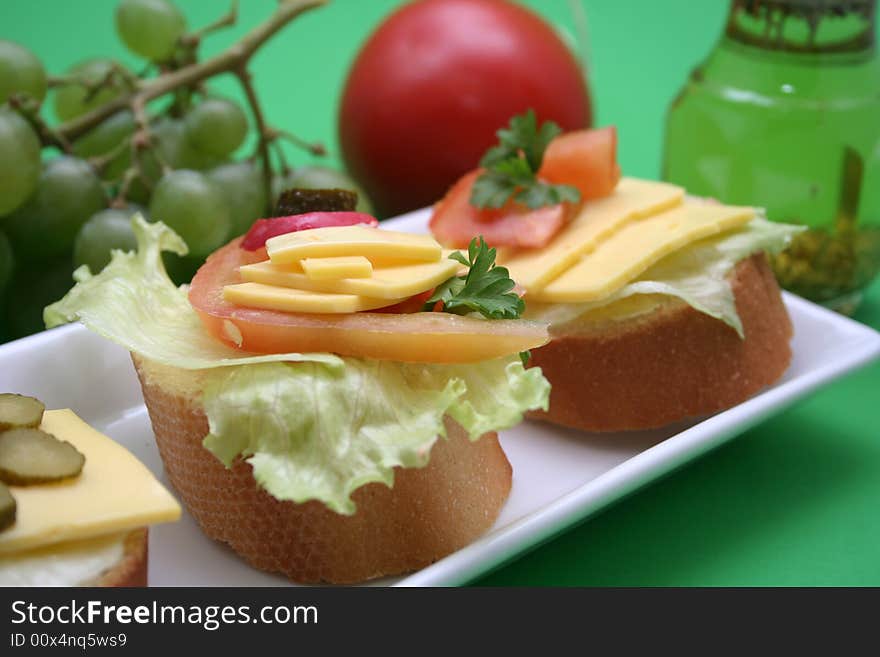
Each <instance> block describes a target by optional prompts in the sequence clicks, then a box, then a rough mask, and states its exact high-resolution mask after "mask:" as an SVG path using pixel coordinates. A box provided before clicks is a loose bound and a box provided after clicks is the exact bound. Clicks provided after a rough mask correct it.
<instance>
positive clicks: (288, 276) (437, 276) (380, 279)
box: [239, 259, 462, 305]
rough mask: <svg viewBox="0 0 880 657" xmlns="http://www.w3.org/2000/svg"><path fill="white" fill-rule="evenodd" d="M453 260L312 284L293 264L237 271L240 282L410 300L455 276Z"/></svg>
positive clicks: (456, 265)
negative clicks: (409, 298)
mask: <svg viewBox="0 0 880 657" xmlns="http://www.w3.org/2000/svg"><path fill="white" fill-rule="evenodd" d="M461 266H462V265H461V264H460V263H458V262H456V261H455V260H449V259H443V260H438V261H437V262H428V263H420V264H412V265H405V266H402V267H383V268H380V269H374V270H373V275H372V276H371V277H370V278H343V279H340V280H337V281H327V280H321V281H319V280H314V279H311V278H309V277H308V276H306V275H305V274H303V273H301V272H299V271H297V269H298V267H297V266H296V264H292V265H275V264H273V263H271V262H258V263H256V264H253V265H245V266H243V267H241V268H240V269H239V273H240V274H241V278H242V280H245V281H250V282H254V283H262V284H264V285H275V286H280V287H284V288H295V289H299V290H310V291H312V292H326V293H333V294H355V295H359V296H364V297H373V298H377V299H386V302H385V305H388V304H389V303H392V302H391V301H388V300H390V299H403V298H406V297H411V296H414V295H416V294H420V293H421V292H425V291H426V290H430V289H431V288H434V287H437V286H438V285H439V284H440V283H442V282H443V281H445V280H447V279H449V278H451V277H452V276H455V275H456V274H457V273H458V270H459V269H460V268H461Z"/></svg>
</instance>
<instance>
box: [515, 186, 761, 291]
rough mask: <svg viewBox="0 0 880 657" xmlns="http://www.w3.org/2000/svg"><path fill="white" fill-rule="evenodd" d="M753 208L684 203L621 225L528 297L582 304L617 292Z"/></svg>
mask: <svg viewBox="0 0 880 657" xmlns="http://www.w3.org/2000/svg"><path fill="white" fill-rule="evenodd" d="M754 216H755V210H754V208H749V207H735V206H729V205H717V204H713V203H705V202H686V203H684V204H683V205H681V206H679V207H676V208H673V209H671V210H667V211H666V212H662V213H660V214H658V215H655V216H653V217H649V218H648V219H643V220H642V221H638V222H635V223H631V224H629V225H627V226H624V227H623V228H621V229H620V230H619V231H617V232H616V233H614V234H613V235H612V236H611V237H609V238H608V239H606V240H605V241H603V242H602V243H601V244H599V246H598V247H596V249H595V250H594V251H593V252H592V253H589V254H587V255H585V256H583V257H582V258H581V260H580V262H579V263H577V264H576V265H575V266H574V267H571V268H570V269H568V270H566V271H565V272H564V273H563V274H562V275H561V276H559V277H558V278H557V279H555V280H553V281H552V282H551V283H550V284H549V285H547V286H546V287H544V288H543V289H540V290H538V291H536V292H533V291H529V298H530V299H534V300H535V301H541V302H552V303H581V302H586V301H595V300H597V299H602V298H604V297H607V296H608V295H610V294H612V293H614V292H616V291H617V290H618V289H620V288H621V287H623V286H624V285H626V284H627V283H628V282H629V281H631V280H632V279H634V278H635V277H636V276H638V275H639V274H641V273H642V272H643V271H645V270H646V269H647V268H648V267H650V266H651V265H653V264H654V263H655V262H657V261H658V260H660V259H661V258H662V257H664V256H666V255H669V254H670V253H672V252H674V251H676V250H678V249H680V248H682V247H683V246H686V245H688V244H690V243H691V242H694V241H696V240H699V239H703V238H706V237H709V236H711V235H715V234H718V233H721V232H724V231H726V230H730V229H732V228H736V227H738V226H742V225H743V224H745V223H747V222H749V221H751V220H752V219H753V218H754Z"/></svg>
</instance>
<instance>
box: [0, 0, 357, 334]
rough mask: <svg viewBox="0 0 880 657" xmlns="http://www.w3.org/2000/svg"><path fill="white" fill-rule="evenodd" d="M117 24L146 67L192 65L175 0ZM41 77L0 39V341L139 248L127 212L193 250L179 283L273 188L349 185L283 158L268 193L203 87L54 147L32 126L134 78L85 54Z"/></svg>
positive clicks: (245, 222)
mask: <svg viewBox="0 0 880 657" xmlns="http://www.w3.org/2000/svg"><path fill="white" fill-rule="evenodd" d="M114 18H115V26H116V32H117V34H118V36H119V38H120V39H121V40H122V42H123V43H124V44H125V46H126V47H127V48H128V49H129V50H130V51H131V52H132V53H134V54H136V55H138V56H139V57H141V58H143V59H145V60H147V62H148V63H149V64H150V66H151V68H152V69H153V70H156V71H158V72H160V73H161V72H171V71H174V70H175V69H178V68H180V67H183V66H185V65H187V64H191V63H192V62H193V61H195V56H196V52H195V49H194V48H192V46H191V45H188V44H187V43H186V40H185V37H186V29H187V25H186V20H185V18H184V16H183V14H182V13H181V12H180V11H179V10H178V9H177V7H176V6H174V5H173V4H172V3H171V2H169V0H121V1H120V2H119V4H118V5H117V7H116V11H115V17H114ZM48 79H49V78H48V76H47V74H46V71H45V69H44V67H43V65H42V64H41V62H40V60H39V59H38V58H37V57H36V56H35V55H34V53H32V52H30V51H29V50H27V49H26V48H24V47H23V46H21V45H19V44H17V43H14V42H12V41H8V40H3V39H2V38H0V343H2V342H3V341H4V340H9V339H14V338H18V337H22V336H24V335H28V334H30V333H34V332H36V331H39V330H42V328H43V322H42V310H43V308H44V307H45V306H46V305H47V304H49V303H52V302H54V301H56V300H57V299H58V298H60V297H61V296H63V295H64V294H65V292H66V291H67V290H68V289H69V288H70V287H71V286H72V285H73V279H72V273H73V271H74V269H75V268H77V267H80V266H82V265H86V266H88V267H89V268H90V269H91V271H92V272H97V271H100V270H101V269H102V268H103V267H104V266H106V265H107V263H108V262H109V261H110V258H111V252H112V251H113V250H114V249H119V250H124V251H127V250H132V249H134V248H135V247H136V244H135V239H134V234H133V231H132V229H131V217H132V215H133V214H135V213H140V214H141V215H142V216H144V217H145V218H147V219H148V220H161V221H163V222H165V223H166V224H168V225H169V226H171V227H172V228H173V229H174V230H175V231H177V232H178V233H179V234H180V235H181V236H182V237H183V238H184V239H185V240H186V242H187V244H188V246H189V250H190V253H189V255H188V256H186V257H179V256H168V257H167V258H166V261H165V265H166V269H167V270H168V272H169V274H170V275H171V277H172V278H173V279H174V280H175V281H176V282H177V283H183V282H187V281H189V279H190V278H191V277H192V275H193V274H194V273H195V271H196V270H197V268H198V267H199V266H200V265H201V263H202V262H203V261H204V258H205V257H206V256H207V255H208V254H210V253H211V252H212V251H213V250H215V249H216V248H218V247H219V246H221V245H223V244H224V243H225V242H227V241H228V240H229V239H231V238H233V237H235V236H237V235H241V234H243V233H245V232H246V231H247V230H248V228H249V227H250V226H251V224H252V223H253V222H254V221H255V220H256V219H258V218H260V217H264V216H267V214H268V213H269V212H270V211H271V207H272V205H273V204H274V202H275V200H277V196H278V194H279V193H280V191H281V190H283V189H286V188H288V187H293V186H299V187H342V188H356V186H355V184H354V183H353V182H352V181H351V179H350V178H349V177H348V176H347V175H345V174H343V173H341V172H338V171H335V170H333V169H327V168H324V167H316V166H304V167H301V168H298V169H292V170H291V169H289V168H288V167H287V165H286V164H284V163H283V162H279V164H278V170H273V171H272V172H271V176H272V196H273V197H274V198H271V199H270V198H267V197H266V196H267V195H266V192H265V186H264V182H263V180H264V179H263V168H262V165H261V164H260V161H258V160H257V158H256V157H251V158H239V159H234V156H235V154H236V153H237V152H238V151H240V150H241V148H242V146H243V144H245V142H246V141H247V138H248V134H249V130H250V128H251V124H250V122H249V120H248V117H247V115H246V113H245V112H244V110H243V109H242V107H241V106H240V105H239V104H238V103H237V102H235V101H234V100H231V99H229V98H223V97H218V96H215V95H213V94H211V93H210V92H207V91H205V89H204V87H202V86H198V87H193V88H182V89H175V90H174V91H173V92H171V93H169V94H167V96H166V97H163V98H160V99H157V101H154V102H153V103H151V104H150V106H149V107H148V108H147V117H146V121H144V119H143V118H141V125H139V123H138V120H137V119H136V117H135V114H134V113H133V111H132V110H131V109H121V110H119V111H118V112H116V113H115V114H112V115H110V116H109V117H108V118H106V119H105V120H103V121H101V122H100V123H98V124H96V125H95V126H94V127H92V128H91V129H90V130H89V131H87V132H86V133H85V134H82V135H81V136H78V137H77V138H76V139H75V140H74V141H73V142H72V143H71V144H69V146H70V148H69V152H60V148H59V147H58V146H57V145H52V146H47V145H45V142H44V140H41V137H40V134H39V132H38V129H37V128H38V127H39V126H40V125H42V124H45V125H53V124H63V123H64V122H66V121H71V120H73V119H77V118H79V117H82V116H83V115H85V114H87V113H89V112H91V111H93V110H95V109H96V108H99V107H101V106H102V105H104V104H106V103H108V102H111V101H114V100H115V99H118V98H119V97H120V96H123V95H125V94H128V93H129V92H130V91H131V89H132V88H133V85H134V84H135V83H136V82H137V81H138V77H137V76H136V75H135V74H134V73H132V72H131V71H129V70H127V69H126V68H125V67H123V66H122V65H121V64H119V63H118V62H115V61H113V60H110V59H90V60H86V61H82V62H79V63H77V64H75V65H74V66H72V67H70V68H69V69H68V70H67V71H66V72H65V73H64V74H63V75H62V76H60V77H59V78H58V80H57V82H53V84H52V85H51V88H49V87H50V85H49V83H48ZM47 106H49V107H51V112H50V111H49V109H48V108H47ZM143 123H146V126H144V125H143ZM134 142H137V143H136V144H135V143H134ZM273 166H274V165H273ZM362 198H364V197H363V196H362ZM363 202H364V205H363V207H362V209H369V207H368V203H367V202H366V200H365V199H364V201H363Z"/></svg>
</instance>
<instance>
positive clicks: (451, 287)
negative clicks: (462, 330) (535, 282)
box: [425, 236, 525, 319]
mask: <svg viewBox="0 0 880 657" xmlns="http://www.w3.org/2000/svg"><path fill="white" fill-rule="evenodd" d="M449 257H450V258H451V259H452V260H456V261H458V262H460V263H461V264H463V265H465V266H467V267H468V272H467V274H466V275H465V276H453V277H452V278H450V279H449V280H448V281H446V282H445V283H441V284H440V285H438V286H437V289H436V290H434V294H433V295H431V298H430V299H428V301H427V302H426V303H425V310H431V309H433V307H434V306H435V304H436V303H437V302H438V301H441V302H442V303H443V311H444V312H448V313H454V314H456V315H466V314H468V313H472V312H478V313H480V314H481V315H483V317H486V318H487V319H517V318H518V317H519V316H520V315H522V312H523V310H524V309H525V303H523V300H522V299H520V298H519V296H518V295H517V294H516V293H515V292H512V291H511V290H513V287H514V285H515V283H514V282H513V281H512V280H511V279H510V274H509V272H508V271H507V268H506V267H498V266H496V265H495V249H493V248H489V246H488V245H487V244H486V242H485V240H484V239H483V238H482V236H481V237H480V238H479V241H477V238H476V237H475V238H474V239H472V240H471V243H470V246H468V257H467V258H465V256H464V255H463V254H462V253H461V252H460V251H455V252H454V253H452V254H450V255H449Z"/></svg>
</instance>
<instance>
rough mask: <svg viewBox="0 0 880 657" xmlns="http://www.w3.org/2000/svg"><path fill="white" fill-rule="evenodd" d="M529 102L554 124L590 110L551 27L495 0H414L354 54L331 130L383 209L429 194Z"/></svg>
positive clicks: (434, 195) (414, 204)
mask: <svg viewBox="0 0 880 657" xmlns="http://www.w3.org/2000/svg"><path fill="white" fill-rule="evenodd" d="M529 108H532V109H534V110H535V112H536V114H537V118H538V120H539V121H548V120H551V121H555V122H556V123H558V124H559V125H560V126H561V127H562V128H563V130H577V129H579V128H584V127H587V126H589V125H590V122H591V109H590V99H589V95H588V92H587V85H586V81H585V79H584V73H583V71H582V70H581V67H580V66H579V65H578V62H577V61H576V60H575V58H574V57H573V56H572V54H571V52H570V51H569V50H568V48H567V47H566V45H565V44H564V43H563V42H562V40H561V39H560V38H559V36H558V35H557V34H556V32H555V31H554V30H553V28H552V27H550V26H549V25H548V24H547V23H546V22H544V21H543V20H542V19H541V18H539V17H538V16H536V15H535V14H534V13H532V12H531V11H529V10H528V9H525V8H524V7H521V6H519V5H517V4H514V3H513V2H508V1H507V0H420V1H418V2H413V3H409V4H407V5H405V6H404V7H402V8H401V9H399V10H398V11H397V12H395V13H394V14H392V15H391V16H390V17H389V18H388V19H387V20H386V21H385V22H384V23H383V24H382V25H381V26H380V27H379V29H378V30H377V31H376V32H375V33H373V35H372V36H371V37H370V38H369V40H368V41H367V43H366V44H365V45H364V47H363V49H362V50H361V52H360V54H359V55H358V57H357V59H356V60H355V63H354V65H353V67H352V69H351V71H350V73H349V77H348V80H347V82H346V84H345V89H344V92H343V97H342V103H341V107H340V113H339V139H340V144H341V146H342V153H343V157H344V159H345V163H346V166H347V168H348V170H349V172H350V173H351V174H352V175H353V176H354V178H355V179H357V181H358V182H360V183H361V184H362V185H363V186H364V188H365V189H366V191H367V194H368V196H369V197H370V199H371V200H373V201H374V204H375V206H376V207H377V209H378V211H379V213H380V215H383V216H390V215H393V214H399V213H401V212H405V211H407V210H412V209H415V208H418V207H422V206H425V205H429V204H430V203H433V202H434V201H436V200H437V199H438V198H440V197H441V196H442V195H443V193H444V192H445V191H446V190H447V189H448V188H449V186H450V185H451V184H452V183H453V182H455V180H456V179H458V178H459V177H460V176H462V175H463V174H464V173H466V172H467V171H469V170H470V169H473V167H474V165H475V163H476V162H478V161H479V159H480V157H481V156H482V154H483V152H484V151H485V150H486V149H487V148H488V147H489V146H491V145H492V144H493V143H494V142H495V132H496V131H497V130H498V129H499V128H502V127H504V126H505V125H507V123H508V121H509V119H510V117H511V116H514V115H516V114H521V113H523V112H524V111H526V110H527V109H529Z"/></svg>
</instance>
